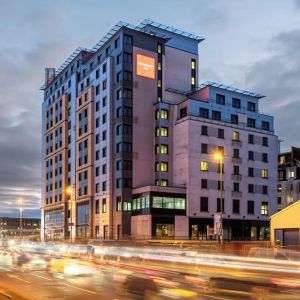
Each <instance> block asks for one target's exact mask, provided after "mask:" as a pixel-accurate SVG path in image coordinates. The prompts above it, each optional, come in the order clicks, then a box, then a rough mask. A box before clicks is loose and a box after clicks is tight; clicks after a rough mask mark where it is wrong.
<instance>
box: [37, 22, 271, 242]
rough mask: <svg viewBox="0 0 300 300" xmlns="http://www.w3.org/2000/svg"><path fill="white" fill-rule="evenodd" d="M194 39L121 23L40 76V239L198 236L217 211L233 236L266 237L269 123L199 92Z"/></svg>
mask: <svg viewBox="0 0 300 300" xmlns="http://www.w3.org/2000/svg"><path fill="white" fill-rule="evenodd" d="M202 40H203V39H202V38H201V37H199V36H197V35H194V34H191V33H187V32H184V31H181V30H178V29H174V28H173V27H168V26H165V25H162V24H159V23H155V22H153V21H150V20H145V21H143V22H142V23H141V24H140V25H138V26H133V25H130V24H127V23H119V24H117V25H116V26H115V27H114V28H113V29H112V30H111V31H110V32H109V33H108V34H107V35H106V36H105V37H104V38H103V39H102V40H101V41H100V42H99V43H98V44H97V45H96V46H95V47H94V48H93V49H91V50H88V49H82V48H80V49H78V50H77V51H75V52H74V53H73V54H72V55H71V57H70V58H69V59H68V60H67V61H66V62H65V63H64V64H63V66H62V67H61V68H60V69H58V70H57V71H55V70H54V69H46V81H45V85H44V87H43V89H44V102H43V158H44V159H43V176H44V178H43V209H42V211H43V214H42V221H43V223H42V229H43V235H42V237H44V238H61V239H64V238H69V237H70V233H71V234H72V235H71V236H72V237H74V238H75V237H76V238H79V239H80V238H84V239H85V238H90V237H92V238H124V237H126V236H128V235H131V236H132V237H134V238H144V237H145V238H148V237H150V236H170V237H188V236H193V237H199V235H200V234H201V235H203V234H204V233H205V232H206V230H207V226H212V224H213V216H214V213H216V212H217V211H218V210H220V207H222V208H224V226H225V227H226V228H228V232H231V236H232V237H234V238H246V237H249V238H250V237H253V238H263V237H265V235H266V230H267V228H268V215H269V214H271V213H273V212H274V211H276V184H277V181H276V176H277V175H276V169H277V137H276V136H275V135H274V127H273V118H272V117H271V116H268V115H263V114H261V113H259V112H258V105H259V99H260V98H262V97H263V96H262V95H259V94H255V93H251V92H247V91H243V90H239V89H234V88H232V87H229V86H225V85H219V84H216V83H212V82H208V83H206V84H202V85H199V84H198V44H199V42H201V41H202ZM217 149H218V150H219V151H223V153H224V168H223V170H224V176H223V178H224V184H223V186H224V195H225V197H224V200H223V201H222V202H224V205H220V204H221V203H219V202H221V201H220V199H219V200H218V198H219V196H218V195H219V194H220V191H219V190H218V188H220V183H218V178H219V176H220V174H219V173H218V162H215V161H214V160H213V156H212V153H213V152H214V151H215V150H217Z"/></svg>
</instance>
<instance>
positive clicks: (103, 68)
mask: <svg viewBox="0 0 300 300" xmlns="http://www.w3.org/2000/svg"><path fill="white" fill-rule="evenodd" d="M102 73H103V74H104V73H106V64H103V66H102Z"/></svg>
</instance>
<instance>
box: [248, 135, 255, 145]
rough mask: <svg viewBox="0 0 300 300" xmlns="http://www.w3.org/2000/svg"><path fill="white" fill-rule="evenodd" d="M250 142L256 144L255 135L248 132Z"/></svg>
mask: <svg viewBox="0 0 300 300" xmlns="http://www.w3.org/2000/svg"><path fill="white" fill-rule="evenodd" d="M248 144H254V135H253V134H248Z"/></svg>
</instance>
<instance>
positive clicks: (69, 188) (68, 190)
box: [66, 186, 73, 244]
mask: <svg viewBox="0 0 300 300" xmlns="http://www.w3.org/2000/svg"><path fill="white" fill-rule="evenodd" d="M66 195H67V196H68V204H69V205H68V206H69V210H70V244H72V227H73V224H72V221H73V220H72V209H73V204H72V202H73V199H72V197H73V193H72V187H71V186H68V187H67V188H66Z"/></svg>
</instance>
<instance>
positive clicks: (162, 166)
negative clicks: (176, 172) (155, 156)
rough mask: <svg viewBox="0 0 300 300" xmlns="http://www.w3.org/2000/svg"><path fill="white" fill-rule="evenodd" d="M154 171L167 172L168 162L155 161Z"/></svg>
mask: <svg viewBox="0 0 300 300" xmlns="http://www.w3.org/2000/svg"><path fill="white" fill-rule="evenodd" d="M155 170H156V172H168V163H167V162H162V161H161V162H157V163H155Z"/></svg>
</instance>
